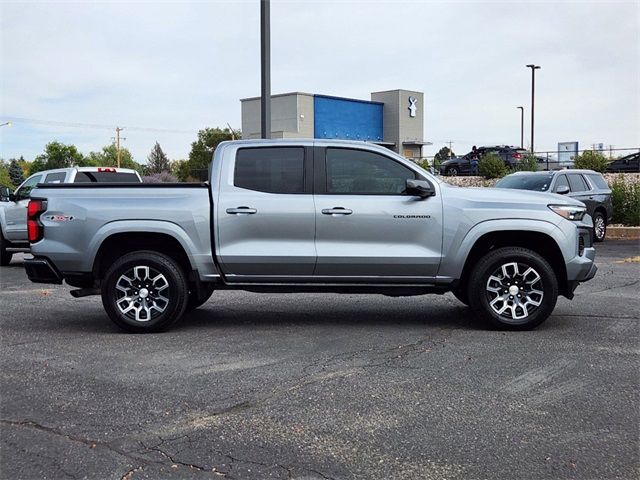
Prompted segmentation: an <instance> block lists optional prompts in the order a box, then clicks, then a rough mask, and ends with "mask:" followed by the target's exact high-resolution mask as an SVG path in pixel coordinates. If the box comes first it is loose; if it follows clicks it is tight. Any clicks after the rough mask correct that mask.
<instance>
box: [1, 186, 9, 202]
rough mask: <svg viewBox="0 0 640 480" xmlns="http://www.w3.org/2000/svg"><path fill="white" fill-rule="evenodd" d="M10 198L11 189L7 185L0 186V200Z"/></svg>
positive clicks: (6, 200) (3, 200)
mask: <svg viewBox="0 0 640 480" xmlns="http://www.w3.org/2000/svg"><path fill="white" fill-rule="evenodd" d="M10 200H11V190H9V187H4V186H2V187H0V202H9V201H10Z"/></svg>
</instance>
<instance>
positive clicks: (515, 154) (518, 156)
mask: <svg viewBox="0 0 640 480" xmlns="http://www.w3.org/2000/svg"><path fill="white" fill-rule="evenodd" d="M513 158H522V155H520V154H519V153H514V154H513Z"/></svg>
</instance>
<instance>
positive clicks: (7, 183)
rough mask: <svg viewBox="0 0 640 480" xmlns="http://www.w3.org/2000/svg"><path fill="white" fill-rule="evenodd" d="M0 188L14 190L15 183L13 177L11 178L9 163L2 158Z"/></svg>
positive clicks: (0, 160)
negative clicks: (12, 180)
mask: <svg viewBox="0 0 640 480" xmlns="http://www.w3.org/2000/svg"><path fill="white" fill-rule="evenodd" d="M0 186H3V187H9V188H10V189H11V190H13V183H12V182H11V177H10V176H9V166H8V165H7V162H5V161H4V160H2V159H1V158H0Z"/></svg>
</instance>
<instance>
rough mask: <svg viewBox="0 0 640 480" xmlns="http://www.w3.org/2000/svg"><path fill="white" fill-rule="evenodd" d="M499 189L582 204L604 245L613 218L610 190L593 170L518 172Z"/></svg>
mask: <svg viewBox="0 0 640 480" xmlns="http://www.w3.org/2000/svg"><path fill="white" fill-rule="evenodd" d="M496 188H515V189H518V190H534V191H538V192H553V193H559V194H561V195H567V196H569V197H572V198H575V199H576V200H580V201H581V202H582V203H584V204H585V205H586V206H587V213H588V214H589V215H591V218H592V219H593V237H594V239H595V241H596V242H602V241H603V240H604V237H605V236H606V234H607V224H608V223H609V222H610V221H611V218H612V217H613V204H612V202H611V189H610V188H609V185H607V181H606V180H605V179H604V177H603V176H602V175H601V174H599V173H598V172H594V171H593V170H560V171H555V172H516V173H512V174H511V175H507V176H506V177H504V178H502V179H500V180H499V181H498V183H496Z"/></svg>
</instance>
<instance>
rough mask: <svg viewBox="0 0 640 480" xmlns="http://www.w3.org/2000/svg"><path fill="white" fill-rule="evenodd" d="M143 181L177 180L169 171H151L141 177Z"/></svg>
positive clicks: (161, 181)
mask: <svg viewBox="0 0 640 480" xmlns="http://www.w3.org/2000/svg"><path fill="white" fill-rule="evenodd" d="M142 181H143V182H144V183H175V182H177V181H178V179H177V178H176V177H174V176H173V175H171V174H170V173H169V172H160V173H152V174H151V175H145V176H144V177H142Z"/></svg>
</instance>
